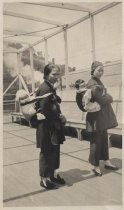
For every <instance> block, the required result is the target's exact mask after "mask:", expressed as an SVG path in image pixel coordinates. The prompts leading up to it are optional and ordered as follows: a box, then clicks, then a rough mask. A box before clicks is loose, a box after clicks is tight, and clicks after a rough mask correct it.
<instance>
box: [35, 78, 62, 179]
mask: <svg viewBox="0 0 124 210" xmlns="http://www.w3.org/2000/svg"><path fill="white" fill-rule="evenodd" d="M46 93H52V94H51V95H50V96H48V97H46V98H44V99H42V100H40V101H39V102H38V103H37V105H36V107H37V109H39V108H40V112H41V113H43V114H44V115H45V118H46V119H44V120H39V121H38V123H37V130H36V140H37V147H38V148H40V149H41V152H40V159H39V173H40V176H42V177H50V176H52V175H53V172H54V170H55V169H57V168H59V164H60V144H62V143H63V141H65V136H64V131H63V125H62V123H61V119H60V114H61V110H60V106H59V103H60V102H61V99H60V98H59V97H58V96H57V95H56V92H55V90H54V89H53V87H52V85H51V84H50V83H49V82H48V81H45V82H44V83H42V84H41V86H40V88H39V90H38V91H37V96H42V95H44V94H46Z"/></svg>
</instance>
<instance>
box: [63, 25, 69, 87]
mask: <svg viewBox="0 0 124 210" xmlns="http://www.w3.org/2000/svg"><path fill="white" fill-rule="evenodd" d="M64 44H65V77H66V90H67V89H68V88H69V84H68V73H69V72H68V40H67V29H66V28H64Z"/></svg>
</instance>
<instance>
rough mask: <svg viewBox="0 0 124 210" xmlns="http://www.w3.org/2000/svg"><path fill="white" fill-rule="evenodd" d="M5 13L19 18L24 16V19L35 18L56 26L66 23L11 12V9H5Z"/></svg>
mask: <svg viewBox="0 0 124 210" xmlns="http://www.w3.org/2000/svg"><path fill="white" fill-rule="evenodd" d="M3 15H7V16H12V17H17V18H23V19H27V20H33V21H37V22H42V23H47V24H52V25H56V26H63V25H64V24H62V23H59V22H56V21H52V20H47V19H45V18H37V17H33V16H29V15H24V14H17V13H15V12H10V11H5V10H4V11H3Z"/></svg>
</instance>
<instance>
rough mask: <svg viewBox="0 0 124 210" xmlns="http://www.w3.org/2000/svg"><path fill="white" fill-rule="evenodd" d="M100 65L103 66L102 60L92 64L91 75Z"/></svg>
mask: <svg viewBox="0 0 124 210" xmlns="http://www.w3.org/2000/svg"><path fill="white" fill-rule="evenodd" d="M98 66H103V64H102V62H100V61H94V62H93V63H92V65H91V75H93V73H94V71H95V69H96V68H97V67H98Z"/></svg>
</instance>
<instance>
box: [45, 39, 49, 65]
mask: <svg viewBox="0 0 124 210" xmlns="http://www.w3.org/2000/svg"><path fill="white" fill-rule="evenodd" d="M47 64H48V46H47V39H45V65H47Z"/></svg>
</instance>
